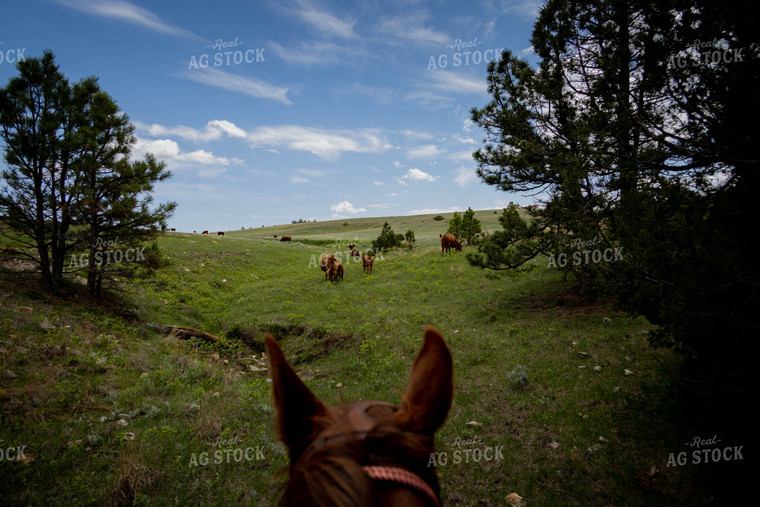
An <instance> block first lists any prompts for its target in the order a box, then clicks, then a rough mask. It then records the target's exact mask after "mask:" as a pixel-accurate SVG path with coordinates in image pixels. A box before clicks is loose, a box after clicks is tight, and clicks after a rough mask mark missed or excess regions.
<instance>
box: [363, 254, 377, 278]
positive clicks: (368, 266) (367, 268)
mask: <svg viewBox="0 0 760 507" xmlns="http://www.w3.org/2000/svg"><path fill="white" fill-rule="evenodd" d="M374 262H375V259H374V258H372V257H370V256H369V255H362V265H363V266H364V272H365V273H367V274H368V275H371V274H372V264H373V263H374Z"/></svg>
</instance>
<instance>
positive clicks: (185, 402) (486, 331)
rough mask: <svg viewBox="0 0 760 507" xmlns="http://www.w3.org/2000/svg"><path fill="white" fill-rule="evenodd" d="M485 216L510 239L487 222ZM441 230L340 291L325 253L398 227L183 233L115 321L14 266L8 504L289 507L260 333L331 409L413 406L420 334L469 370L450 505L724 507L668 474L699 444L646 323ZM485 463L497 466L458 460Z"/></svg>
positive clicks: (3, 386) (3, 478) (112, 308)
mask: <svg viewBox="0 0 760 507" xmlns="http://www.w3.org/2000/svg"><path fill="white" fill-rule="evenodd" d="M478 215H479V216H478V218H480V219H481V220H482V221H483V222H484V224H486V228H487V229H489V230H494V229H495V228H496V227H495V225H494V224H495V220H496V217H497V215H494V214H493V212H479V213H478ZM433 216H434V215H430V216H422V217H396V218H389V219H387V220H388V221H389V222H390V223H391V225H392V226H393V228H394V230H395V231H396V232H401V233H403V232H405V231H406V230H407V229H409V228H411V229H413V230H414V231H415V235H416V236H417V238H418V245H419V246H418V247H417V248H415V249H414V250H412V251H398V250H397V251H392V252H388V253H386V254H384V255H383V256H382V257H378V258H377V260H376V262H375V267H374V272H373V274H372V275H364V274H363V273H362V268H361V265H360V264H356V263H352V262H350V261H349V260H348V259H346V260H345V264H346V274H345V279H344V281H343V282H340V283H329V282H325V281H324V276H323V273H322V271H321V270H320V269H319V268H318V267H317V266H316V261H317V260H318V258H319V256H320V255H321V253H323V252H324V251H327V250H328V246H329V242H333V243H334V242H336V241H339V240H349V239H354V238H358V241H359V242H364V243H368V242H369V241H370V240H371V239H373V238H374V237H376V236H377V234H379V231H380V228H381V226H382V223H383V222H384V221H385V220H386V219H384V218H383V219H355V220H348V221H346V220H338V221H334V222H329V223H325V222H323V223H310V224H297V225H285V226H279V227H269V228H264V229H253V230H242V231H231V232H229V233H228V234H226V235H225V237H223V238H217V237H215V236H209V237H206V236H200V235H197V234H195V235H194V234H185V233H173V234H172V233H170V234H167V235H165V236H164V237H162V238H160V240H159V246H160V248H161V250H162V251H163V253H164V254H165V255H166V257H167V265H166V266H165V267H163V268H162V269H161V270H159V271H158V272H157V273H156V275H155V276H154V277H151V278H150V279H144V280H136V281H134V282H132V283H130V284H128V285H127V286H126V287H125V289H126V292H124V293H122V294H118V295H115V296H113V299H112V300H111V301H110V303H108V304H106V305H105V307H91V306H88V305H86V304H84V303H80V302H77V300H76V297H73V296H72V297H69V298H68V299H66V300H64V299H58V298H52V297H49V296H46V295H44V294H41V293H40V292H38V290H37V289H36V288H35V284H34V277H33V275H32V274H30V273H28V272H25V271H23V270H21V269H22V268H20V267H19V266H17V265H13V264H12V263H9V262H4V263H3V266H5V267H3V268H0V269H2V270H3V271H2V275H0V323H1V325H2V335H1V336H0V357H2V360H3V362H4V363H3V365H2V370H3V375H2V378H0V416H1V417H2V425H1V426H0V446H2V447H5V448H7V447H11V446H12V447H14V448H16V451H17V450H18V448H19V447H21V446H24V448H23V456H22V457H18V456H16V457H15V458H13V459H11V460H3V461H1V462H0V491H3V492H4V493H3V495H4V496H3V502H4V503H7V504H12V505H21V504H45V505H57V504H61V505H64V504H69V505H70V504H104V503H106V504H112V505H127V504H130V503H131V504H137V505H167V504H177V505H187V504H202V505H208V504H211V505H230V504H232V505H237V504H254V505H274V504H275V503H276V501H277V499H278V497H279V494H278V491H279V488H280V487H281V485H282V484H283V481H284V480H285V479H286V476H287V474H286V472H285V473H284V471H285V467H286V465H287V460H286V457H285V454H284V448H283V447H282V446H281V444H279V443H278V442H277V441H276V439H275V437H274V433H273V415H274V414H273V410H272V407H271V401H270V391H269V389H270V387H269V383H268V382H267V372H266V361H265V358H264V357H263V355H262V351H263V346H262V339H263V334H264V333H265V332H270V333H273V334H274V335H275V336H276V337H277V338H278V340H280V343H281V346H282V347H283V349H284V351H285V354H286V356H287V357H288V359H289V360H290V361H291V363H292V364H293V365H294V367H295V368H296V370H297V371H298V373H299V375H301V377H302V378H304V379H305V381H306V383H307V384H308V385H309V387H310V388H311V389H312V390H313V391H314V392H315V393H316V394H317V395H318V396H320V397H321V398H323V399H324V400H325V401H326V402H328V403H337V402H340V401H341V400H346V401H353V400H357V399H361V398H375V399H381V400H387V401H392V402H398V400H399V399H400V395H401V393H402V392H403V389H404V387H405V385H406V381H407V377H408V374H409V369H410V367H411V362H412V360H413V358H414V355H415V354H416V351H417V350H418V348H419V346H420V344H421V339H422V331H423V329H424V327H425V326H426V325H433V326H434V327H436V328H437V329H438V330H439V331H441V333H442V334H443V336H444V338H445V339H446V340H447V342H448V344H449V346H450V347H451V350H452V354H453V357H454V374H455V399H454V404H453V407H452V410H451V412H450V414H449V418H448V420H447V422H446V423H445V425H444V426H443V428H442V429H441V430H440V431H439V432H438V434H437V436H436V448H437V451H439V452H440V453H441V454H440V455H439V462H440V456H441V455H443V453H446V455H447V456H448V461H447V463H446V464H439V467H438V474H439V476H440V478H441V483H442V489H443V498H444V502H445V503H446V504H448V505H473V504H479V505H505V498H506V496H507V494H509V493H512V492H516V493H518V494H519V495H520V496H522V497H523V498H525V499H526V500H527V502H528V503H529V504H530V505H600V504H603V505H654V504H656V505H688V504H694V503H695V501H697V500H699V501H700V502H701V501H702V500H703V499H706V498H707V499H709V494H710V491H707V493H706V492H705V490H706V489H708V490H709V488H710V487H711V486H710V485H709V483H707V482H704V483H702V484H700V483H699V480H700V479H701V478H700V477H697V476H696V475H694V474H695V473H696V472H695V470H694V469H693V468H688V467H667V466H666V465H667V459H668V454H669V453H670V452H677V451H680V450H682V448H683V442H684V441H685V440H684V439H687V438H688V437H689V436H693V435H689V434H688V433H685V431H684V430H679V429H678V428H677V427H676V426H675V424H674V421H675V415H676V414H675V410H676V407H675V404H674V401H673V398H674V397H673V386H674V382H675V381H674V378H673V376H672V374H671V372H672V371H675V369H676V367H677V364H678V358H677V357H676V356H675V355H674V354H672V353H671V352H669V351H665V350H653V349H651V348H650V347H649V346H648V345H647V342H646V339H645V332H646V331H647V329H649V324H648V323H647V322H646V321H644V320H643V319H633V318H630V317H628V316H625V315H621V314H619V313H616V312H614V311H612V309H611V308H610V307H608V306H607V305H604V304H598V303H597V304H589V303H586V302H583V301H580V300H578V299H577V298H576V297H575V296H574V293H573V291H572V287H571V285H570V283H569V282H568V281H566V280H563V279H562V276H561V275H559V274H558V273H557V272H555V271H552V270H548V269H547V268H546V261H545V260H544V261H540V260H536V261H535V262H534V263H533V264H531V265H529V266H527V267H526V268H525V269H522V270H519V271H517V272H510V273H492V272H488V271H483V270H479V269H476V268H473V267H471V266H469V265H468V263H467V261H466V260H465V258H464V255H463V253H459V252H458V253H454V254H450V255H446V256H442V255H441V253H440V246H439V244H438V234H439V233H441V232H445V228H446V225H445V224H446V222H445V221H444V222H436V221H433V220H432V217H433ZM492 217H493V218H492ZM488 220H490V221H488ZM344 222H348V224H349V225H347V226H343V225H342V224H343V223H344ZM274 234H278V235H282V234H289V235H292V236H293V238H294V241H296V242H295V243H291V244H288V243H280V242H279V241H275V240H274V238H273V237H272V236H273V235H274ZM298 239H310V240H323V241H325V242H328V245H327V246H326V245H318V244H301V243H299V242H298ZM466 250H467V249H465V251H466ZM330 251H332V250H330ZM6 261H7V259H6ZM9 268H10V269H9ZM71 293H72V294H74V295H75V294H76V293H77V290H76V288H75V287H74V288H72V289H71ZM148 324H171V325H177V326H187V327H193V328H197V329H201V330H203V331H205V332H208V333H211V334H212V335H216V336H218V337H220V338H221V342H220V343H217V344H213V343H208V342H206V341H203V340H197V339H193V340H190V341H186V340H182V339H179V338H178V337H176V336H171V335H167V333H165V332H162V331H160V330H157V329H156V328H155V327H152V326H150V325H148ZM465 440H469V441H471V442H474V443H470V444H467V445H469V447H467V446H466V445H464V444H462V442H463V441H465ZM475 447H478V448H480V449H484V448H486V447H490V448H493V449H496V448H500V454H498V455H497V456H498V458H494V459H492V460H490V461H487V460H484V459H481V460H479V461H477V462H476V461H474V459H473V460H471V461H469V462H464V461H461V462H459V463H455V462H454V460H453V453H454V451H457V450H460V451H461V450H464V449H465V448H469V449H474V448H475ZM215 453H218V454H215ZM246 453H247V454H246ZM16 454H18V453H17V452H16ZM204 456H205V462H204ZM217 456H219V459H218V460H217ZM16 458H18V459H16ZM238 458H239V459H238ZM707 472H709V470H705V471H704V473H707ZM707 503H709V502H707Z"/></svg>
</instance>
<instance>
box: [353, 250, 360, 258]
mask: <svg viewBox="0 0 760 507" xmlns="http://www.w3.org/2000/svg"><path fill="white" fill-rule="evenodd" d="M361 256H362V254H361V253H359V250H356V249H353V250H351V257H361Z"/></svg>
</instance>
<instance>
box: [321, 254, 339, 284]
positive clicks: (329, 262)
mask: <svg viewBox="0 0 760 507" xmlns="http://www.w3.org/2000/svg"><path fill="white" fill-rule="evenodd" d="M335 261H336V258H335V256H334V255H333V254H325V255H323V256H322V258H321V259H319V267H320V268H322V271H324V272H325V281H327V279H328V278H330V280H332V267H333V264H334V263H335Z"/></svg>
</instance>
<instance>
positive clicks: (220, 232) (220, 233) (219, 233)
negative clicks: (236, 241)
mask: <svg viewBox="0 0 760 507" xmlns="http://www.w3.org/2000/svg"><path fill="white" fill-rule="evenodd" d="M216 235H217V236H224V233H223V232H222V231H219V232H217V233H216Z"/></svg>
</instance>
